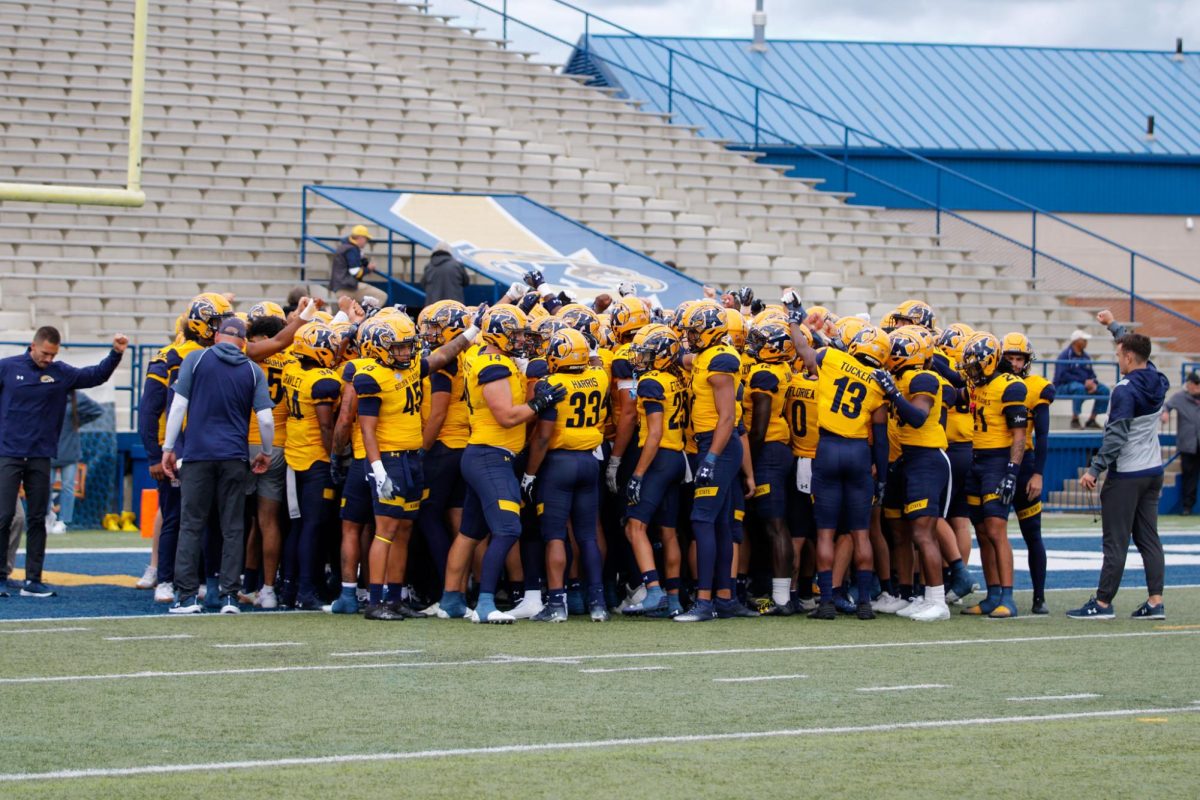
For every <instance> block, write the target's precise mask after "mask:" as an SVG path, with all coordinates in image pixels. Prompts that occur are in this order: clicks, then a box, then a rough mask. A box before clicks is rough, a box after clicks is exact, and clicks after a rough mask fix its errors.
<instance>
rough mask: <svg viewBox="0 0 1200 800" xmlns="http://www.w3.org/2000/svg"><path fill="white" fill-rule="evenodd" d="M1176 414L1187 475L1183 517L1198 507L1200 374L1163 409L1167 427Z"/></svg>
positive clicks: (1183, 483)
mask: <svg viewBox="0 0 1200 800" xmlns="http://www.w3.org/2000/svg"><path fill="white" fill-rule="evenodd" d="M1172 411H1174V412H1175V416H1176V418H1177V419H1178V422H1179V424H1178V427H1177V428H1176V435H1175V444H1176V449H1177V450H1178V451H1179V464H1180V468H1181V470H1182V472H1183V475H1182V478H1183V480H1182V481H1181V482H1180V486H1179V488H1180V493H1181V494H1182V497H1181V500H1182V507H1181V508H1180V510H1179V513H1180V514H1183V515H1184V516H1187V515H1189V514H1191V513H1192V508H1193V506H1195V505H1196V484H1197V482H1198V481H1200V373H1197V372H1192V373H1191V374H1190V375H1188V376H1187V381H1186V382H1185V383H1184V384H1183V388H1182V389H1180V390H1179V391H1178V392H1176V393H1175V394H1173V395H1171V399H1169V400H1168V401H1167V404H1166V405H1165V406H1163V414H1162V422H1163V424H1164V425H1166V424H1167V423H1168V422H1170V421H1171V412H1172Z"/></svg>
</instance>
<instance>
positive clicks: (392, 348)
mask: <svg viewBox="0 0 1200 800" xmlns="http://www.w3.org/2000/svg"><path fill="white" fill-rule="evenodd" d="M419 346H420V343H419V340H418V338H417V326H416V325H414V324H413V321H412V320H411V319H409V318H408V315H407V314H392V315H389V316H387V317H384V318H383V319H378V320H372V324H371V325H370V326H368V328H367V334H366V336H365V337H364V339H363V342H362V345H361V346H360V350H361V351H362V356H363V358H372V359H374V360H375V361H378V362H379V363H380V364H382V365H383V366H385V367H392V368H394V369H408V368H409V367H411V366H412V362H413V356H414V355H416V352H417V348H418V347H419Z"/></svg>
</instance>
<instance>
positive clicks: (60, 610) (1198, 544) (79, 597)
mask: <svg viewBox="0 0 1200 800" xmlns="http://www.w3.org/2000/svg"><path fill="white" fill-rule="evenodd" d="M1015 527H1016V525H1015V523H1013V525H1012V528H1013V529H1015ZM1010 539H1011V540H1012V543H1013V551H1014V552H1013V554H1014V561H1015V566H1016V589H1017V590H1018V591H1020V590H1028V589H1030V588H1032V587H1031V585H1030V583H1029V567H1028V562H1027V560H1026V559H1027V556H1026V551H1025V545H1024V543H1023V541H1022V540H1021V537H1020V535H1019V534H1017V533H1015V532H1014V533H1013V534H1012V535H1011V536H1010ZM1045 542H1046V550H1047V556H1048V560H1049V570H1048V573H1047V577H1046V588H1047V589H1049V590H1052V591H1053V590H1088V589H1094V588H1095V587H1096V583H1097V581H1098V580H1099V576H1100V536H1099V532H1098V531H1097V532H1093V533H1079V534H1075V533H1069V534H1068V533H1050V534H1049V535H1047V536H1046V538H1045ZM1162 542H1163V549H1164V551H1165V552H1166V559H1167V586H1168V587H1171V586H1197V585H1200V532H1196V533H1190V532H1174V531H1164V532H1163V533H1162ZM972 555H973V560H975V561H976V562H977V561H978V557H979V556H978V550H974V551H973V553H972ZM149 557H150V551H149V550H146V551H145V552H136V553H105V552H98V553H97V552H93V553H55V552H54V551H53V550H51V551H50V552H49V553H48V554H47V556H46V570H47V571H48V572H49V571H53V572H68V573H72V574H76V575H133V576H137V575H141V574H142V570H143V569H144V568H145V566H146V564H147V562H148V560H149ZM23 564H24V557H23V556H19V557H18V559H17V566H18V567H20V566H22V565H23ZM971 573H972V575H973V576H974V578H975V580H976V581H977V582H979V583H980V584H982V583H983V572H982V570H981V569H980V568H979V566H978V563H975V564H973V565H972V566H971ZM1145 586H1146V580H1145V575H1144V573H1143V572H1142V566H1141V559H1140V557H1139V556H1138V553H1137V550H1136V549H1135V548H1133V547H1132V546H1131V547H1130V551H1129V559H1128V561H1127V562H1126V564H1125V576H1124V579H1123V581H1122V583H1121V588H1122V589H1123V590H1126V591H1127V592H1128V594H1129V595H1130V596H1129V597H1128V598H1124V599H1121V598H1119V599H1118V602H1122V603H1123V605H1122V606H1121V607H1122V608H1124V607H1125V605H1129V604H1131V603H1132V602H1133V598H1134V597H1137V596H1138V595H1140V591H1141V590H1142V589H1144V588H1145ZM54 588H55V589H57V590H58V594H59V596H58V597H54V598H48V599H37V598H29V597H18V596H16V594H17V593H16V591H15V590H13V589H10V590H9V592H10V593H12V594H13V597H11V598H9V599H0V621H5V620H22V619H34V618H60V617H62V618H65V617H110V616H118V617H120V616H129V617H134V616H143V615H147V614H162V615H164V616H165V615H166V613H167V606H166V604H165V603H155V602H154V593H153V592H151V591H139V590H137V589H131V588H126V587H123V586H56V587H54ZM1130 590H1132V591H1130ZM1123 597H1124V595H1122V598H1123ZM250 610H251V609H250V608H248V607H245V606H243V612H246V611H250ZM258 613H271V614H274V613H292V612H275V611H271V612H258Z"/></svg>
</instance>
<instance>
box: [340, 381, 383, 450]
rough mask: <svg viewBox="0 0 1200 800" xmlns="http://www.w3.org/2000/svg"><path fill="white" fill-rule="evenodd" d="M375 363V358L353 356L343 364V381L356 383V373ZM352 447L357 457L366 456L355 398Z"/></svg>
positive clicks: (351, 429)
mask: <svg viewBox="0 0 1200 800" xmlns="http://www.w3.org/2000/svg"><path fill="white" fill-rule="evenodd" d="M374 363H375V359H373V358H352V359H350V360H349V361H347V362H346V363H345V364H343V365H342V366H341V368H340V369H341V370H342V383H343V384H347V385H350V386H353V385H354V375H355V373H357V372H358V370H360V369H362V368H363V367H367V366H370V365H371V364H374ZM350 447H351V449H352V450H353V452H354V457H355V458H366V457H367V448H365V447H363V440H362V428H361V427H359V424H358V401H357V398H355V404H354V423H353V424H352V425H351V426H350Z"/></svg>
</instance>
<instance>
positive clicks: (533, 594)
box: [508, 589, 545, 619]
mask: <svg viewBox="0 0 1200 800" xmlns="http://www.w3.org/2000/svg"><path fill="white" fill-rule="evenodd" d="M543 608H545V606H544V605H543V604H542V593H541V592H540V591H538V590H537V589H531V590H530V591H527V592H525V596H524V597H522V598H521V602H519V603H517V604H516V605H515V606H513V607H512V609H510V610H509V612H508V613H509V614H510V615H511V616H512V617H513V618H515V619H533V618H534V617H535V616H536V615H537V614H538V613H539V612H540V611H541V610H542V609H543Z"/></svg>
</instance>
